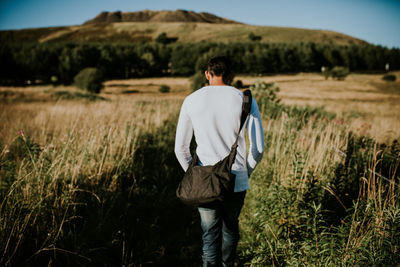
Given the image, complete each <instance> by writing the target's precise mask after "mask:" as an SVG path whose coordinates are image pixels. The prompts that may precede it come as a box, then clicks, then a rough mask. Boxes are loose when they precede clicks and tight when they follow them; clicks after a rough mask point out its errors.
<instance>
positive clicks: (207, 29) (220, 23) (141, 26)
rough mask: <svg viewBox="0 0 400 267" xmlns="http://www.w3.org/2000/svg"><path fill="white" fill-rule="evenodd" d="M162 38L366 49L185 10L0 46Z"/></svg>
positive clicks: (115, 17)
mask: <svg viewBox="0 0 400 267" xmlns="http://www.w3.org/2000/svg"><path fill="white" fill-rule="evenodd" d="M163 32H165V33H166V34H167V35H168V37H174V38H177V42H178V43H197V42H222V43H229V42H247V41H249V34H250V33H252V34H254V35H255V36H257V37H259V39H260V40H259V41H258V42H261V43H298V42H303V43H321V44H332V45H351V44H356V45H358V44H366V43H367V42H365V41H363V40H360V39H357V38H354V37H352V36H349V35H345V34H342V33H338V32H334V31H328V30H310V29H301V28H289V27H272V26H254V25H248V24H244V23H239V22H236V21H233V20H229V19H226V18H222V17H218V16H216V15H213V14H209V13H204V12H200V13H196V12H194V11H185V10H176V11H166V10H162V11H149V10H144V11H139V12H120V11H116V12H102V13H100V14H99V15H97V16H96V17H95V18H93V19H90V20H88V21H86V22H85V23H83V24H82V25H76V26H65V27H49V28H38V29H24V30H9V31H0V41H1V42H18V43H20V42H40V43H44V42H82V43H91V42H92V43H93V42H101V43H133V42H140V41H154V40H155V39H156V38H157V36H159V35H160V34H161V33H163Z"/></svg>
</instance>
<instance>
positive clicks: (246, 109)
mask: <svg viewBox="0 0 400 267" xmlns="http://www.w3.org/2000/svg"><path fill="white" fill-rule="evenodd" d="M252 100H253V97H252V96H251V91H250V90H246V91H244V92H243V103H242V114H241V116H240V127H239V132H238V134H237V136H236V141H235V143H234V144H233V145H232V148H236V147H237V142H238V140H239V135H240V131H241V130H242V128H243V125H244V123H245V121H246V119H247V116H248V115H249V114H250V111H251V103H252Z"/></svg>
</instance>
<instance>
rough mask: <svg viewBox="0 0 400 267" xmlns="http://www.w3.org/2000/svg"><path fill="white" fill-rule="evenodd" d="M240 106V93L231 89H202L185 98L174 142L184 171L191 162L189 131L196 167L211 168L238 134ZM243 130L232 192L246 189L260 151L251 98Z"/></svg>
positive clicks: (257, 122)
mask: <svg viewBox="0 0 400 267" xmlns="http://www.w3.org/2000/svg"><path fill="white" fill-rule="evenodd" d="M242 102H243V93H242V92H241V91H240V90H238V89H236V88H234V87H232V86H206V87H203V88H201V89H199V90H197V91H196V92H194V93H192V94H190V95H189V96H187V97H186V98H185V100H184V101H183V104H182V107H181V111H180V114H179V120H178V126H177V129H176V138H175V154H176V157H177V158H178V160H179V163H180V164H181V166H182V168H183V169H184V170H185V171H186V170H187V168H188V167H189V164H190V162H191V160H192V155H191V154H190V150H189V146H190V141H191V139H192V136H193V131H194V135H195V140H196V144H197V149H196V153H197V155H198V157H199V164H200V165H214V164H215V163H217V162H218V161H220V160H221V159H223V158H225V157H226V156H227V155H228V154H229V152H230V149H231V147H232V145H233V143H234V142H235V140H236V136H237V132H238V130H239V126H240V115H241V112H242ZM243 128H246V129H247V133H248V137H249V141H250V148H249V152H250V153H249V155H248V156H247V160H246V143H245V138H244V132H245V131H244V130H243ZM243 128H242V131H241V132H240V136H239V141H238V150H237V154H236V159H235V162H234V164H233V166H232V173H234V174H235V175H236V181H235V192H241V191H244V190H247V189H249V183H248V178H249V175H250V174H251V172H252V171H253V170H254V168H255V167H256V165H257V163H258V162H259V161H260V160H261V158H262V154H263V151H264V136H263V128H262V124H261V118H260V112H259V110H258V106H257V103H256V101H255V99H254V98H253V101H252V106H251V112H250V115H249V117H248V119H247V120H246V122H245V124H244V126H243Z"/></svg>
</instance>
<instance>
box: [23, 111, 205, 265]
mask: <svg viewBox="0 0 400 267" xmlns="http://www.w3.org/2000/svg"><path fill="white" fill-rule="evenodd" d="M174 119H175V120H174V121H176V118H174ZM175 128H176V124H175V123H172V122H165V124H164V125H163V126H162V127H160V128H159V129H158V130H157V131H155V132H154V133H152V134H148V133H146V134H143V135H142V136H141V137H140V140H139V142H138V147H136V148H135V154H134V158H133V159H132V160H130V161H127V162H124V164H123V165H122V166H119V167H115V168H114V169H113V170H112V171H111V172H109V173H107V174H104V175H102V176H101V177H98V178H97V179H96V181H91V179H88V178H87V177H81V179H79V181H81V182H80V184H79V189H78V190H77V191H76V194H75V199H74V200H73V202H74V203H82V204H81V205H76V206H74V207H73V209H74V214H71V215H73V216H70V218H71V219H69V220H68V221H66V222H65V223H64V225H63V229H62V237H61V238H60V239H59V240H58V242H57V244H56V247H57V248H60V249H62V250H46V251H42V252H41V253H39V254H37V255H35V256H34V257H31V258H30V259H29V260H28V261H25V263H24V264H27V265H29V266H46V265H47V264H48V263H49V262H51V263H52V264H54V265H55V266H200V265H201V229H200V224H199V219H198V213H197V210H196V209H194V208H191V207H187V206H184V205H183V204H182V203H180V201H179V200H178V199H177V198H176V196H175V189H176V187H177V185H178V183H179V181H180V179H181V178H182V176H183V170H182V169H181V167H180V165H179V163H178V161H177V159H176V157H175V154H174V137H175ZM43 264H44V265H43Z"/></svg>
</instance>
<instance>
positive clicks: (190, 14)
mask: <svg viewBox="0 0 400 267" xmlns="http://www.w3.org/2000/svg"><path fill="white" fill-rule="evenodd" d="M113 22H204V23H238V22H236V21H233V20H229V19H225V18H221V17H218V16H215V15H213V14H210V13H207V12H200V13H196V12H194V11H187V10H181V9H178V10H175V11H169V10H161V11H151V10H143V11H137V12H121V11H116V12H101V13H100V14H99V15H97V16H96V17H95V18H93V19H91V20H88V21H86V22H85V23H84V24H96V23H113Z"/></svg>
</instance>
